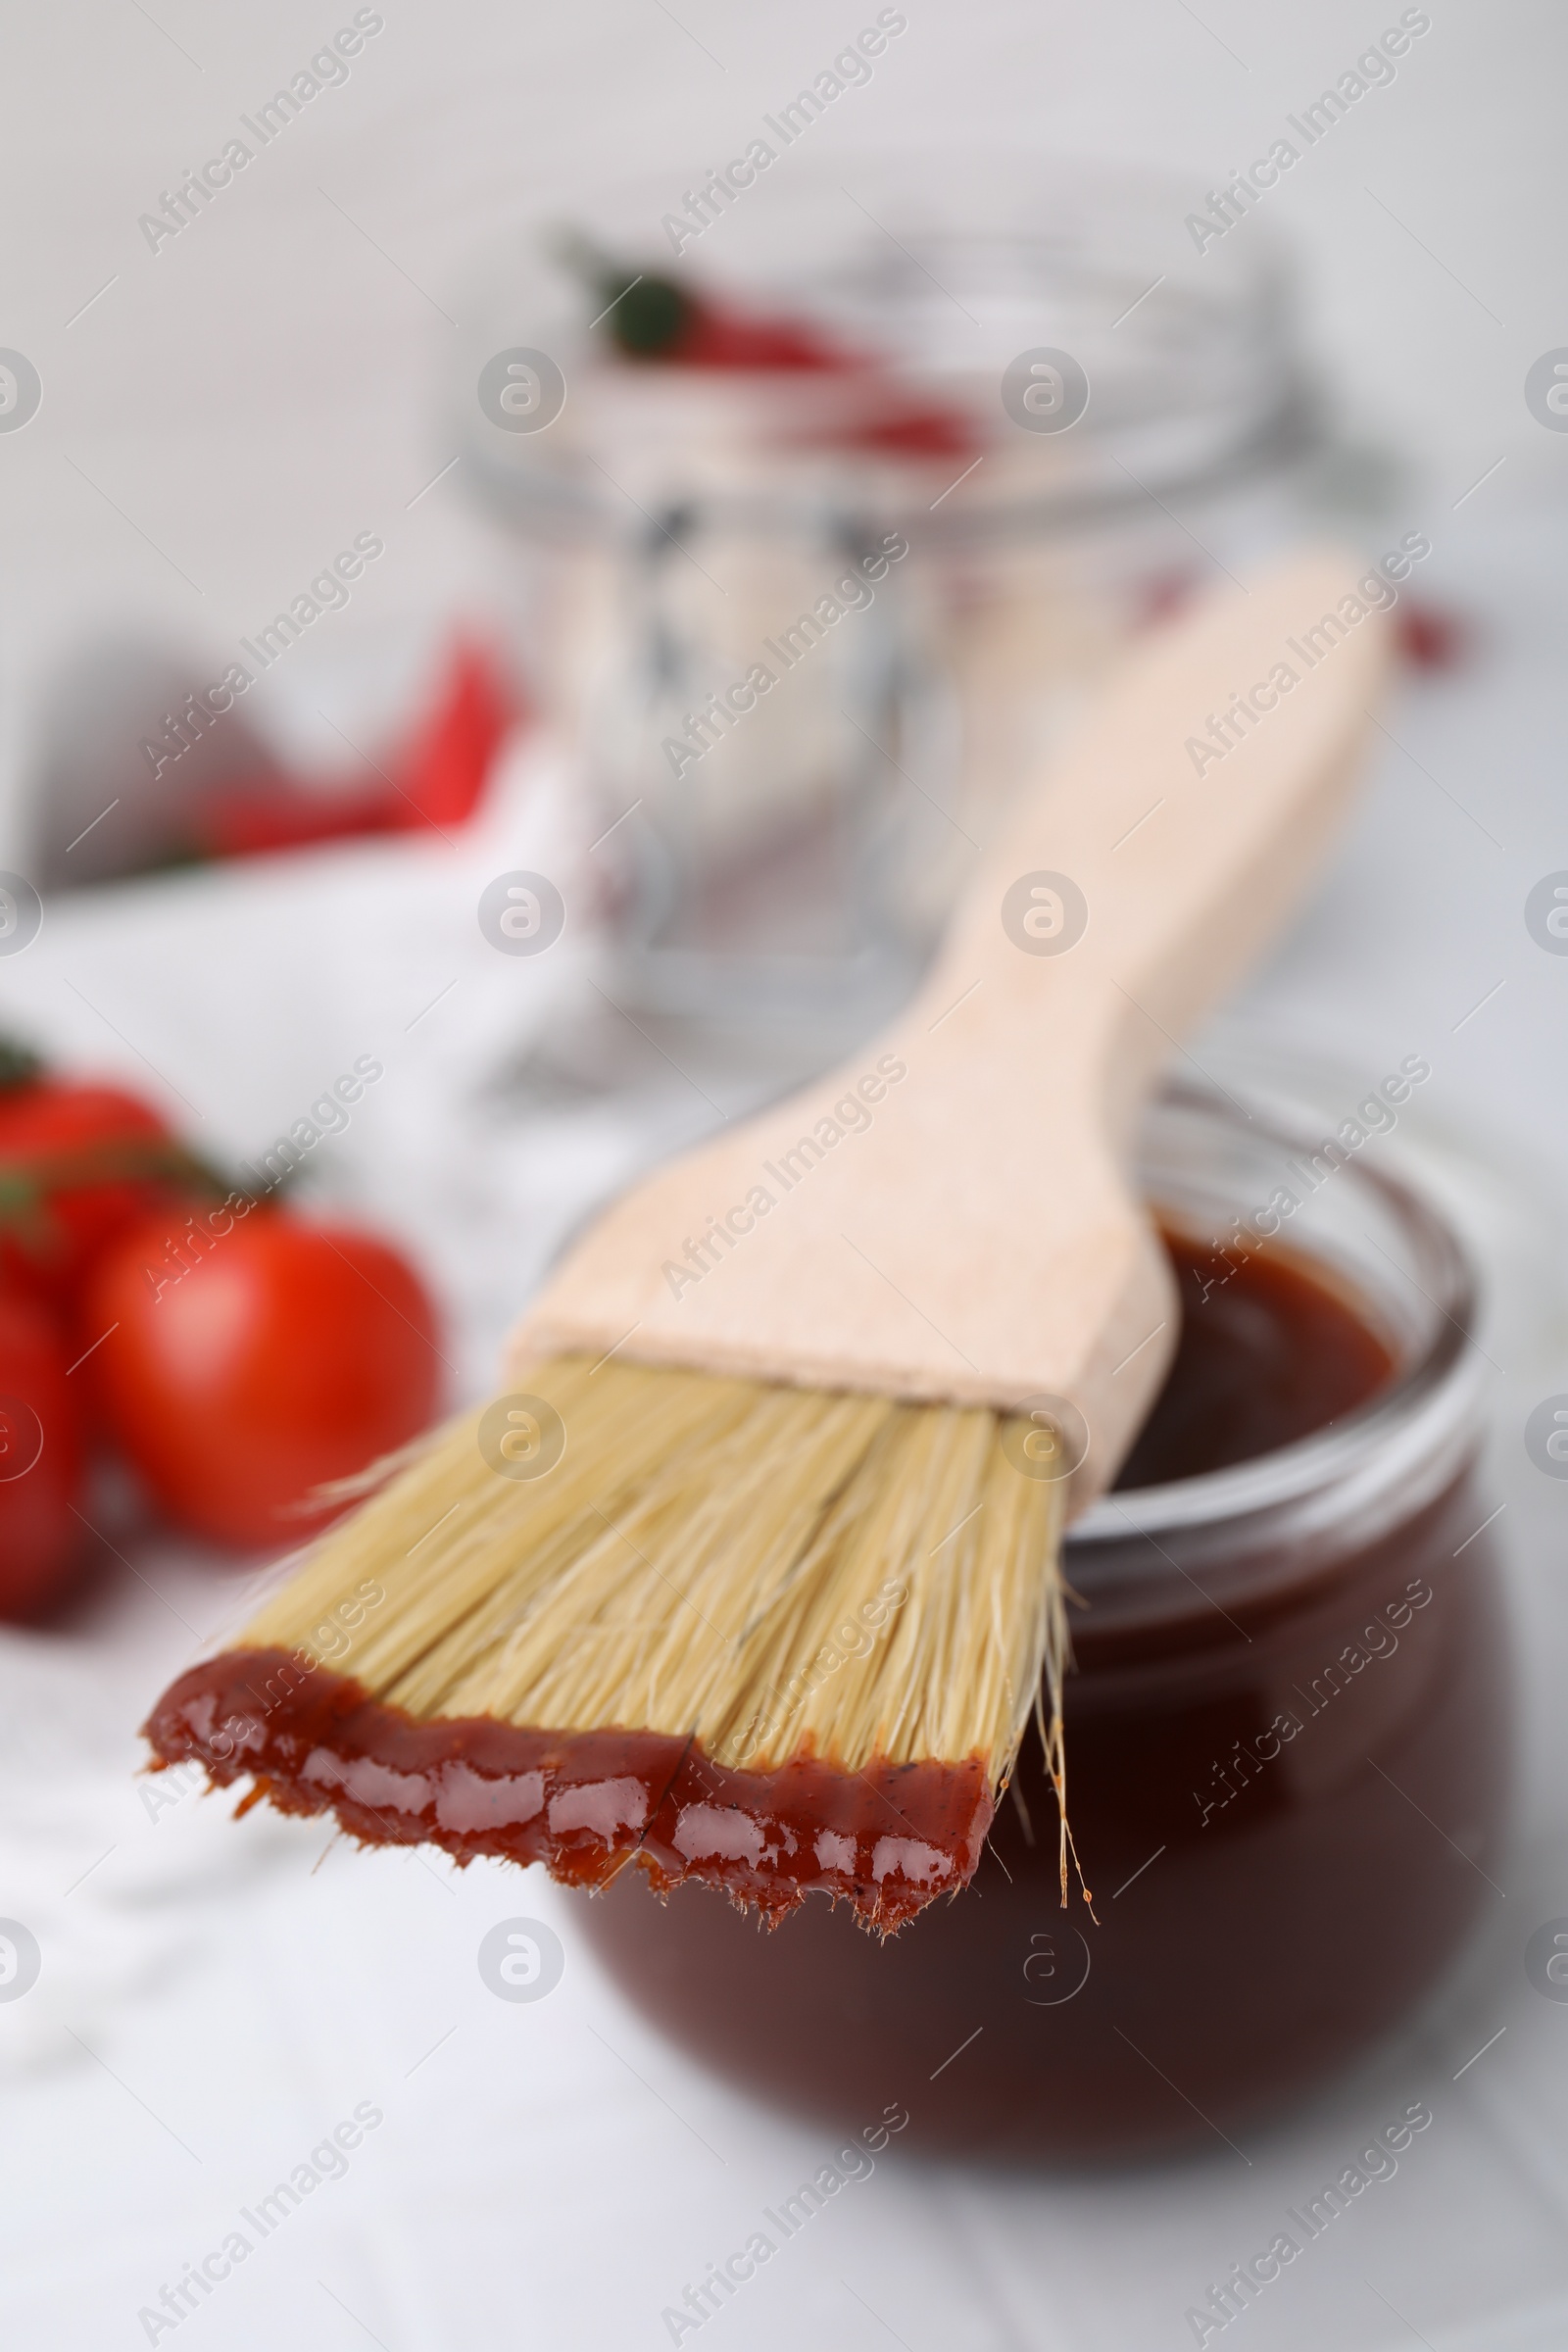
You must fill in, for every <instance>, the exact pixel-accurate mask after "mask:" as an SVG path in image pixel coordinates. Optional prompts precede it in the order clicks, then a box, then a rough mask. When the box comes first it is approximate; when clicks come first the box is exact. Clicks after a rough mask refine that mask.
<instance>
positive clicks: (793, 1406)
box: [241, 1357, 1067, 1890]
mask: <svg viewBox="0 0 1568 2352" xmlns="http://www.w3.org/2000/svg"><path fill="white" fill-rule="evenodd" d="M518 1386H519V1389H522V1388H525V1389H526V1391H527V1392H528V1396H529V1398H530V1399H531V1403H530V1405H529V1410H530V1411H531V1412H532V1413H533V1414H534V1419H535V1422H536V1424H537V1423H549V1421H550V1415H551V1414H552V1413H553V1414H554V1415H556V1416H558V1417H559V1423H558V1424H557V1425H555V1429H556V1436H557V1439H558V1441H559V1439H560V1438H561V1437H562V1436H564V1450H563V1451H561V1452H560V1455H559V1458H558V1459H555V1460H554V1461H553V1463H552V1465H551V1466H550V1467H549V1468H548V1469H547V1470H545V1471H543V1473H542V1474H540V1475H531V1476H530V1475H526V1474H519V1470H520V1471H522V1472H525V1471H526V1470H528V1469H530V1468H535V1467H537V1465H538V1463H540V1462H542V1461H543V1460H544V1459H545V1455H546V1453H547V1452H548V1451H550V1450H552V1449H550V1448H546V1449H544V1451H541V1452H539V1453H538V1454H537V1455H536V1457H535V1460H534V1461H533V1462H528V1461H526V1460H525V1461H524V1463H523V1464H521V1465H517V1464H515V1463H511V1462H507V1463H502V1462H501V1461H500V1460H499V1457H498V1455H497V1448H496V1444H495V1441H494V1438H493V1435H492V1437H491V1439H490V1441H489V1442H488V1443H485V1442H482V1439H483V1432H484V1431H485V1429H486V1428H489V1429H490V1430H492V1432H493V1429H494V1426H495V1414H496V1412H497V1411H498V1410H499V1409H500V1408H499V1407H492V1408H490V1419H489V1422H488V1423H487V1422H486V1417H485V1416H484V1415H481V1414H471V1415H469V1416H467V1417H466V1418H465V1419H463V1420H461V1421H459V1422H456V1423H454V1424H452V1425H451V1426H449V1427H448V1428H446V1429H445V1430H443V1431H441V1432H439V1433H437V1434H436V1435H435V1436H434V1437H433V1438H432V1439H431V1440H430V1441H429V1443H428V1445H427V1446H425V1448H424V1449H423V1450H422V1451H421V1452H420V1453H419V1454H418V1455H417V1457H416V1458H414V1459H413V1460H410V1459H408V1458H407V1457H406V1456H405V1457H400V1459H399V1461H398V1462H397V1463H396V1464H394V1465H393V1466H392V1469H393V1475H392V1476H391V1477H390V1480H389V1483H387V1484H386V1485H385V1486H384V1487H382V1488H381V1490H380V1491H379V1492H377V1493H375V1494H373V1495H371V1496H370V1497H369V1499H368V1500H366V1501H365V1502H363V1503H362V1504H361V1505H360V1507H359V1508H358V1509H357V1510H355V1511H354V1512H353V1514H352V1515H351V1516H350V1517H349V1518H347V1519H346V1520H344V1521H342V1522H340V1523H339V1524H338V1525H337V1526H336V1527H334V1528H333V1529H331V1530H329V1531H328V1533H327V1534H326V1535H325V1536H324V1537H323V1538H322V1539H320V1541H319V1544H317V1546H316V1547H315V1549H314V1550H313V1552H312V1553H311V1554H310V1555H309V1556H308V1558H307V1560H306V1562H305V1564H304V1565H303V1567H302V1568H301V1569H300V1570H299V1572H298V1573H297V1574H296V1575H295V1576H294V1577H293V1579H292V1581H291V1582H290V1583H289V1584H288V1585H287V1586H285V1587H284V1588H283V1590H282V1591H281V1592H279V1593H277V1594H276V1595H275V1596H274V1597H273V1598H271V1599H270V1601H269V1602H268V1604H267V1605H266V1606H265V1607H264V1608H263V1609H262V1611H261V1612H260V1614H259V1615H258V1616H257V1617H256V1618H255V1619H254V1620H253V1622H252V1623H251V1624H250V1625H249V1626H248V1627H247V1628H246V1630H245V1632H244V1634H243V1635H242V1636H241V1645H242V1648H243V1649H246V1650H252V1651H257V1650H260V1651H272V1652H291V1653H294V1654H296V1655H299V1654H301V1653H303V1655H304V1657H305V1658H307V1659H308V1660H309V1661H310V1662H311V1664H312V1665H313V1666H316V1665H321V1666H328V1667H330V1668H331V1669H332V1670H333V1671H334V1673H336V1674H337V1675H342V1676H352V1677H353V1680H354V1684H355V1685H357V1686H358V1689H359V1691H360V1692H361V1693H363V1694H365V1695H367V1696H368V1698H369V1699H371V1700H374V1701H378V1702H381V1704H382V1705H383V1706H385V1707H391V1708H396V1709H399V1710H402V1711H403V1712H404V1713H405V1714H406V1715H407V1716H411V1717H413V1718H414V1719H416V1721H417V1722H420V1723H428V1722H430V1721H432V1720H433V1719H437V1718H440V1719H453V1718H457V1719H464V1720H472V1719H475V1718H478V1719H489V1720H490V1721H492V1722H495V1723H498V1724H505V1725H515V1726H518V1727H526V1728H527V1729H528V1730H529V1731H530V1732H545V1733H561V1734H577V1735H587V1734H595V1733H604V1732H609V1731H612V1730H615V1731H623V1732H637V1733H643V1732H646V1733H652V1734H659V1735H664V1736H666V1737H668V1738H670V1739H673V1740H678V1741H681V1742H686V1743H691V1745H692V1747H693V1748H694V1749H695V1750H696V1751H699V1752H700V1754H701V1756H702V1757H704V1758H706V1759H708V1760H709V1761H711V1764H713V1765H715V1766H717V1767H719V1768H720V1769H721V1771H722V1773H723V1774H724V1776H725V1777H726V1779H727V1777H728V1775H729V1774H731V1773H733V1772H736V1771H742V1772H744V1773H746V1774H747V1775H752V1774H757V1775H762V1774H767V1773H771V1772H774V1771H776V1770H777V1769H778V1768H780V1767H786V1766H794V1765H797V1764H799V1763H800V1762H801V1761H802V1760H804V1759H811V1760H813V1761H814V1762H815V1763H817V1764H820V1765H825V1766H828V1767H836V1768H837V1769H838V1770H839V1771H841V1772H842V1773H843V1774H845V1775H850V1776H856V1778H857V1779H858V1780H861V1781H864V1779H865V1776H866V1775H867V1774H868V1773H869V1772H871V1771H872V1770H873V1769H874V1770H875V1771H876V1772H878V1773H884V1772H885V1771H886V1769H887V1768H889V1767H893V1768H909V1767H916V1766H922V1765H926V1764H928V1763H936V1764H940V1765H944V1766H955V1767H958V1766H963V1767H967V1768H969V1769H970V1770H971V1771H972V1772H976V1768H979V1769H980V1770H983V1773H984V1778H985V1781H986V1783H987V1784H989V1788H990V1789H991V1790H993V1791H994V1790H995V1789H996V1788H997V1787H998V1786H999V1785H1000V1784H1001V1783H1002V1782H1003V1781H1004V1780H1005V1777H1006V1775H1007V1773H1008V1771H1009V1770H1010V1767H1011V1763H1012V1759H1013V1757H1014V1755H1015V1753H1016V1751H1017V1747H1018V1742H1019V1740H1020V1739H1021V1737H1022V1734H1023V1731H1024V1728H1025V1726H1026V1724H1027V1722H1028V1719H1029V1716H1030V1714H1031V1713H1032V1712H1036V1711H1038V1710H1039V1709H1040V1705H1041V1691H1042V1676H1044V1678H1045V1683H1046V1687H1047V1690H1048V1691H1049V1695H1050V1712H1051V1718H1052V1720H1051V1723H1050V1727H1049V1730H1048V1731H1047V1740H1048V1748H1049V1750H1050V1755H1051V1762H1052V1767H1053V1771H1054V1776H1055V1778H1056V1784H1057V1789H1058V1795H1064V1791H1063V1789H1062V1782H1061V1731H1060V1684H1061V1675H1062V1671H1063V1667H1064V1664H1065V1653H1066V1648H1067V1641H1066V1630H1065V1617H1064V1610H1063V1595H1062V1586H1061V1580H1060V1574H1059V1567H1058V1554H1059V1544H1060V1533H1061V1521H1062V1511H1063V1500H1064V1495H1065V1487H1064V1484H1063V1482H1061V1481H1059V1480H1054V1479H1051V1478H1044V1477H1040V1476H1035V1475H1029V1474H1027V1473H1026V1472H1025V1471H1024V1470H1023V1469H1022V1468H1020V1467H1019V1466H1017V1465H1018V1464H1019V1463H1020V1462H1021V1461H1022V1459H1023V1455H1022V1454H1021V1453H1020V1444H1021V1441H1022V1439H1023V1438H1025V1437H1028V1436H1029V1435H1030V1425H1029V1424H1028V1423H1027V1422H1017V1421H1011V1422H1009V1421H1007V1420H1005V1419H1004V1418H1003V1417H1001V1416H999V1415H998V1414H996V1413H994V1412H991V1411H988V1410H984V1409H977V1408H972V1407H959V1406H955V1405H948V1404H911V1403H900V1402H896V1401H893V1400H891V1399H888V1398H885V1397H868V1396H858V1395H846V1394H830V1393H824V1392H821V1391H817V1390H810V1389H794V1388H782V1387H770V1386H766V1385H762V1384H760V1383H757V1382H752V1381H745V1380H732V1379H721V1378H715V1377H710V1376H708V1375H704V1374H701V1373H695V1372H686V1371H672V1370H663V1369H653V1368H646V1367H642V1366H638V1365H628V1364H620V1363H616V1362H614V1361H610V1362H602V1363H601V1364H599V1365H598V1366H597V1367H594V1366H592V1365H590V1363H589V1361H588V1359H587V1358H586V1357H562V1358H558V1359H557V1360H555V1361H553V1362H551V1363H548V1364H545V1365H543V1366H540V1367H538V1368H537V1369H535V1370H533V1371H531V1372H529V1373H528V1374H526V1375H524V1376H523V1377H522V1378H521V1379H519V1383H518ZM509 1401H510V1400H509ZM541 1402H542V1403H543V1405H544V1406H545V1407H546V1408H547V1409H546V1410H545V1411H544V1412H543V1413H539V1412H538V1410H537V1408H538V1406H539V1404H540V1403H541ZM1009 1438H1010V1440H1011V1445H1010V1450H1009V1446H1008V1443H1007V1441H1008V1440H1009ZM366 1590H372V1591H373V1592H374V1593H376V1594H377V1596H378V1597H377V1598H376V1599H375V1601H374V1603H373V1605H370V1606H368V1607H366V1606H363V1605H357V1606H356V1607H353V1608H345V1607H344V1605H343V1604H344V1602H345V1599H346V1597H347V1596H350V1595H354V1594H356V1593H363V1592H364V1591H366ZM349 1621H353V1622H352V1630H349ZM1042 1728H1043V1729H1046V1726H1045V1724H1044V1722H1043V1723H1042ZM683 1752H684V1751H683ZM976 1778H977V1779H978V1772H976ZM986 1817H987V1818H988V1819H989V1806H987V1809H986ZM1062 1834H1063V1838H1064V1839H1065V1825H1064V1819H1063V1833H1062ZM1065 1851H1066V1849H1065V1843H1064V1845H1063V1867H1064V1870H1065ZM975 1858H976V1859H977V1858H978V1853H977V1852H976V1855H975ZM969 1867H970V1868H972V1867H973V1864H972V1862H971V1863H970V1864H969ZM962 1875H967V1873H966V1872H964V1873H963V1874H962ZM933 1890H934V1889H933Z"/></svg>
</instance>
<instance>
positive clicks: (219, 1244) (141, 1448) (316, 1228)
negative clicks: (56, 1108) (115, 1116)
mask: <svg viewBox="0 0 1568 2352" xmlns="http://www.w3.org/2000/svg"><path fill="white" fill-rule="evenodd" d="M182 1266H183V1267H184V1269H185V1270H183V1271H182V1270H181V1269H182ZM87 1307H88V1311H89V1314H90V1318H91V1320H92V1322H93V1324H94V1326H95V1328H97V1329H98V1330H100V1331H102V1332H104V1333H105V1334H107V1336H106V1337H105V1338H104V1340H103V1342H102V1345H101V1346H100V1347H98V1348H96V1349H95V1351H94V1353H93V1356H92V1359H91V1361H92V1365H93V1367H94V1381H95V1387H96V1391H97V1394H98V1396H99V1397H100V1398H101V1400H102V1407H103V1411H104V1415H105V1419H106V1421H107V1422H108V1425H109V1427H110V1429H111V1431H112V1433H113V1435H114V1437H115V1438H116V1440H117V1441H118V1443H119V1445H120V1446H121V1448H122V1449H123V1452H124V1453H125V1455H126V1456H127V1458H128V1459H129V1460H130V1462H131V1463H132V1464H133V1466H134V1467H135V1468H136V1470H138V1471H139V1472H140V1474H141V1476H142V1478H143V1480H144V1481H145V1483H146V1485H147V1487H148V1488H149V1490H150V1491H151V1493H152V1495H153V1496H154V1498H155V1500H156V1501H157V1502H158V1504H159V1505H160V1506H161V1508H162V1509H163V1510H164V1511H165V1512H167V1514H168V1516H169V1517H170V1518H171V1519H172V1520H174V1521H176V1522H177V1523H178V1524H179V1525H180V1526H182V1527H186V1528H189V1529H190V1530H191V1531H192V1532H193V1533H195V1534H197V1535H202V1536H207V1537H211V1538H213V1539H214V1540H215V1541H217V1542H218V1543H220V1544H236V1545H251V1544H269V1543H271V1544H276V1543H279V1542H283V1543H288V1542H292V1541H294V1540H295V1539H296V1538H297V1537H299V1536H300V1535H302V1534H306V1533H309V1532H310V1530H311V1529H313V1528H314V1527H318V1526H319V1525H321V1524H322V1522H323V1521H324V1520H325V1519H327V1518H329V1517H330V1516H331V1515H332V1510H333V1508H335V1507H340V1506H325V1507H320V1508H318V1509H316V1510H314V1511H312V1510H303V1511H300V1510H296V1509H295V1508H294V1507H293V1506H295V1505H298V1504H300V1503H302V1502H303V1501H305V1499H306V1498H307V1497H308V1496H309V1495H311V1494H312V1492H313V1491H314V1490H315V1489H316V1488H317V1487H318V1486H319V1485H320V1484H322V1482H323V1481H325V1480H328V1479H336V1478H344V1477H347V1476H348V1475H349V1474H350V1473H351V1472H353V1471H356V1470H360V1469H363V1468H364V1467H365V1465H366V1464H367V1463H368V1462H369V1461H372V1460H373V1459H374V1458H375V1457H376V1455H378V1454H381V1453H386V1452H389V1451H390V1450H391V1449H392V1448H393V1447H394V1446H402V1445H404V1444H406V1443H407V1441H408V1440H409V1439H410V1438H412V1437H414V1436H416V1435H417V1433H418V1431H419V1430H421V1429H423V1428H424V1427H425V1425H426V1424H427V1423H428V1422H429V1420H430V1419H431V1417H432V1415H433V1414H434V1411H435V1408H436V1402H437V1397H438V1393H439V1381H438V1374H439V1372H440V1369H441V1358H440V1356H439V1354H438V1353H437V1339H438V1333H437V1326H436V1317H435V1310H434V1308H433V1307H432V1305H431V1303H430V1300H429V1299H428V1297H427V1296H426V1294H425V1291H424V1289H423V1286H422V1285H421V1284H420V1282H419V1280H418V1278H417V1275H416V1274H415V1273H414V1272H413V1270H412V1269H411V1268H410V1267H409V1265H408V1264H407V1263H406V1262H405V1260H404V1259H403V1258H401V1257H400V1256H399V1255H398V1254H397V1252H396V1251H395V1250H391V1249H389V1248H388V1247H387V1246H386V1244H385V1243H383V1242H378V1241H374V1240H372V1239H370V1238H369V1237H368V1235H366V1234H363V1233H358V1232H355V1231H353V1230H351V1229H350V1228H348V1227H344V1226H335V1225H315V1224H306V1223H303V1222H300V1221H297V1220H296V1219H295V1218H293V1217H291V1216H290V1215H288V1214H287V1213H286V1212H285V1211H283V1210H280V1209H278V1208H276V1207H274V1206H271V1205H270V1204H269V1205H263V1206H254V1207H252V1208H250V1210H249V1211H248V1213H247V1212H245V1211H236V1210H235V1209H233V1208H232V1207H229V1206H225V1207H223V1208H221V1209H216V1210H210V1211H202V1212H199V1213H198V1215H197V1216H196V1217H195V1218H194V1219H192V1220H189V1221H185V1220H180V1221H177V1222H176V1221H175V1220H173V1219H171V1218H170V1217H168V1216H155V1217H150V1218H148V1219H146V1220H145V1221H144V1222H143V1223H141V1224H139V1225H137V1226H134V1227H133V1228H132V1229H131V1230H130V1231H129V1232H128V1233H125V1234H123V1236H122V1237H121V1239H120V1240H119V1241H118V1242H117V1243H116V1244H115V1245H114V1247H113V1248H112V1249H111V1250H108V1251H107V1252H106V1253H105V1254H104V1256H103V1257H102V1258H100V1259H99V1261H98V1264H97V1266H96V1268H95V1270H94V1273H93V1276H92V1279H91V1281H90V1282H89V1285H88V1290H87Z"/></svg>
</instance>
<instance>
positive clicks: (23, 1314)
mask: <svg viewBox="0 0 1568 2352" xmlns="http://www.w3.org/2000/svg"><path fill="white" fill-rule="evenodd" d="M66 1362H67V1359H66V1346H65V1340H64V1338H63V1336H62V1334H61V1333H60V1331H59V1329H58V1328H57V1326H56V1325H55V1323H54V1321H53V1320H52V1318H51V1317H50V1316H49V1315H48V1314H47V1313H46V1312H45V1311H44V1309H43V1308H42V1307H41V1306H39V1305H38V1304H37V1303H36V1302H35V1301H34V1300H33V1299H25V1298H22V1297H19V1296H16V1295H14V1294H12V1293H9V1292H0V1617H7V1618H19V1617H25V1616H28V1615H30V1614H31V1613H32V1612H33V1611H34V1610H35V1609H37V1608H39V1607H40V1606H41V1605H42V1604H43V1603H44V1602H45V1601H47V1600H51V1599H53V1598H54V1596H55V1595H56V1593H59V1592H60V1591H61V1590H62V1588H63V1587H64V1586H65V1585H66V1584H67V1583H69V1581H70V1578H71V1572H72V1569H73V1565H74V1562H75V1555H76V1553H77V1551H78V1549H79V1548H80V1540H81V1521H80V1520H79V1519H78V1518H77V1517H76V1515H75V1513H74V1512H73V1509H72V1507H71V1506H72V1504H73V1501H74V1500H75V1499H76V1497H77V1494H78V1491H79V1489H80V1486H81V1436H80V1431H79V1428H78V1425H77V1419H76V1410H75V1405H76V1399H75V1397H74V1396H73V1393H72V1391H71V1389H70V1387H69V1386H68V1384H67V1373H66ZM77 1378H78V1379H79V1378H80V1374H78V1375H77Z"/></svg>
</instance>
